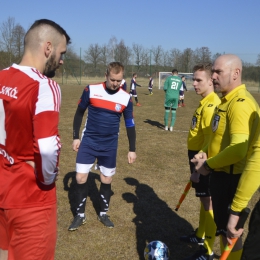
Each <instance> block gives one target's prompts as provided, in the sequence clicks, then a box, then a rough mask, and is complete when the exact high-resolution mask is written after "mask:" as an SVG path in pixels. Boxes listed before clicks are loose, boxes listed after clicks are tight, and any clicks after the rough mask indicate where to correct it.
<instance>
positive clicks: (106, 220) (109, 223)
mask: <svg viewBox="0 0 260 260" xmlns="http://www.w3.org/2000/svg"><path fill="white" fill-rule="evenodd" d="M98 220H99V221H100V222H102V223H103V224H104V225H105V226H106V227H108V228H113V227H114V224H113V222H112V221H111V220H110V219H109V216H108V215H107V214H104V215H102V216H98Z"/></svg>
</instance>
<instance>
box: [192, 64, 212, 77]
mask: <svg viewBox="0 0 260 260" xmlns="http://www.w3.org/2000/svg"><path fill="white" fill-rule="evenodd" d="M198 70H199V71H205V72H206V73H207V74H208V75H209V76H210V77H211V76H212V63H200V64H197V65H195V66H194V67H193V73H194V72H196V71H198Z"/></svg>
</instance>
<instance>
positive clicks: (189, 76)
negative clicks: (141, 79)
mask: <svg viewBox="0 0 260 260" xmlns="http://www.w3.org/2000/svg"><path fill="white" fill-rule="evenodd" d="M171 75H172V73H171V72H165V71H160V72H159V85H158V88H159V89H163V85H164V81H165V80H166V78H168V77H169V76H171ZM178 76H179V77H182V76H185V78H186V86H187V89H188V88H191V86H192V76H193V73H188V72H179V73H178Z"/></svg>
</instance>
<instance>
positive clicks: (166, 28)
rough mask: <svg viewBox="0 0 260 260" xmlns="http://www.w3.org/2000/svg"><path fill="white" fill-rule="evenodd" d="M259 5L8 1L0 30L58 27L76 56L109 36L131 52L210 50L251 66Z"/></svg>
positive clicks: (168, 0) (185, 0)
mask: <svg viewBox="0 0 260 260" xmlns="http://www.w3.org/2000/svg"><path fill="white" fill-rule="evenodd" d="M259 14H260V1H259V0H247V1H246V0H236V1H235V0H218V1H211V0H179V1H175V0H150V1H148V0H130V1H124V0H110V1H105V0H74V1H66V0H63V1H61V0H45V1H35V0H34V1H32V0H26V1H25V0H12V1H2V3H1V10H0V25H1V24H2V23H3V22H4V21H6V20H7V19H8V17H13V18H15V22H16V23H19V24H21V25H22V26H23V27H24V28H25V29H26V30H27V29H28V28H29V26H30V25H31V24H32V23H33V22H34V21H35V20H37V19H41V18H47V19H51V20H54V21H55V22H57V23H59V24H60V25H61V26H62V27H63V28H64V29H65V30H66V31H67V32H68V34H69V35H70V36H71V38H72V43H73V44H72V46H73V48H74V51H75V52H77V53H78V54H79V53H80V49H81V51H82V52H83V51H84V50H86V49H87V48H88V46H89V45H90V44H95V43H98V44H99V45H103V44H107V43H108V42H109V39H110V38H111V37H112V36H115V37H116V38H117V40H118V41H120V40H121V39H122V40H124V42H125V44H126V45H127V46H129V47H132V44H133V43H136V44H140V45H142V46H143V47H145V48H152V47H156V46H158V45H161V46H162V48H163V49H164V50H170V49H172V48H177V49H180V50H181V51H183V50H184V49H186V48H191V49H192V50H195V49H196V48H200V47H204V46H205V47H208V48H209V49H210V51H211V52H212V54H215V53H217V52H219V53H224V52H225V53H233V54H237V55H238V56H239V57H240V58H241V59H242V60H243V61H246V62H250V63H253V64H254V63H255V62H256V59H257V55H258V54H260V33H259Z"/></svg>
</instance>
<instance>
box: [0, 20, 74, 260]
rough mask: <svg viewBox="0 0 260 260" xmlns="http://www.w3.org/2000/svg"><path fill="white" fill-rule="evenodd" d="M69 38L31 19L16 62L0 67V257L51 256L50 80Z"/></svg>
mask: <svg viewBox="0 0 260 260" xmlns="http://www.w3.org/2000/svg"><path fill="white" fill-rule="evenodd" d="M69 43H70V37H69V36H68V34H67V33H66V31H65V30H64V29H63V28H62V27H60V26H59V25H58V24H56V23H55V22H53V21H50V20H47V19H41V20H37V21H35V22H34V23H33V25H32V26H31V27H30V29H29V30H28V32H27V33H26V35H25V38H24V55H23V57H22V60H21V62H20V64H19V65H18V64H13V65H12V66H10V67H9V68H6V69H4V70H2V71H1V72H0V258H1V259H7V257H8V259H9V260H13V259H35V260H36V259H37V260H42V259H49V260H51V259H54V253H55V245H56V238H57V234H56V232H57V227H56V225H57V217H56V214H57V204H56V188H55V180H56V177H57V174H58V172H59V170H58V163H59V154H60V148H61V143H60V138H59V134H58V122H59V111H60V102H61V93H60V87H59V85H58V84H57V83H56V82H55V81H53V80H52V79H50V77H53V76H54V75H55V71H56V69H57V68H58V67H59V66H60V65H62V64H63V60H62V57H63V54H64V53H65V52H66V50H67V44H69Z"/></svg>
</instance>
